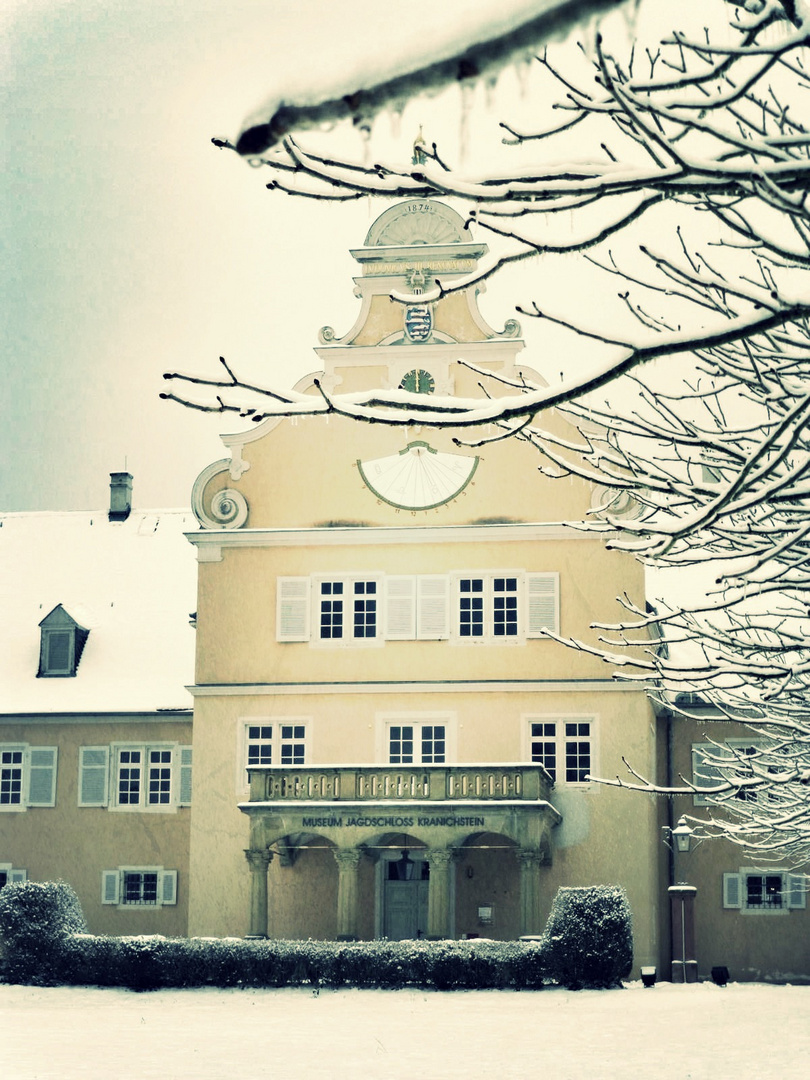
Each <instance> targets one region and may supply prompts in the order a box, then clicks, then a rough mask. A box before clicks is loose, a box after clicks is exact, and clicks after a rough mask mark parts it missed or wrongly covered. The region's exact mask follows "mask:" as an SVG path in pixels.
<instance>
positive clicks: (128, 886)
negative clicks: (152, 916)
mask: <svg viewBox="0 0 810 1080" xmlns="http://www.w3.org/2000/svg"><path fill="white" fill-rule="evenodd" d="M101 902H102V904H117V905H119V906H121V907H152V908H159V907H163V906H164V905H169V904H176V903H177V871H176V870H164V869H163V867H162V866H120V867H118V869H117V870H104V871H103V872H102V875H101Z"/></svg>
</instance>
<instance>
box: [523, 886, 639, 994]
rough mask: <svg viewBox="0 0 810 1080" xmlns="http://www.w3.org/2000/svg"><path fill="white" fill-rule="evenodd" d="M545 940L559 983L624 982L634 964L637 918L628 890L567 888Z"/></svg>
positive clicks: (571, 985)
mask: <svg viewBox="0 0 810 1080" xmlns="http://www.w3.org/2000/svg"><path fill="white" fill-rule="evenodd" d="M540 944H541V947H542V950H543V959H544V962H545V964H546V970H547V973H548V976H549V978H551V979H553V980H554V982H557V983H560V984H561V985H562V986H567V987H568V988H569V989H570V990H579V989H581V988H583V987H594V988H603V987H610V986H619V985H620V984H621V981H622V979H625V978H627V976H628V975H629V974H630V969H631V968H632V966H633V923H632V915H631V913H630V905H629V903H628V902H627V896H626V894H625V892H624V889H621V888H619V886H618V885H596V886H590V887H588V888H561V889H560V890H559V891H558V893H557V895H556V896H555V897H554V903H553V904H552V906H551V912H550V914H549V917H548V922H547V923H546V929H545V931H544V932H543V936H542V939H541V942H540Z"/></svg>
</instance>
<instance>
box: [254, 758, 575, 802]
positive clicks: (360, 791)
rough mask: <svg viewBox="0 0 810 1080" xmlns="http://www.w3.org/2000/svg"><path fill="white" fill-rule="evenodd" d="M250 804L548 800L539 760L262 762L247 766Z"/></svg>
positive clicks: (545, 776)
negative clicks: (483, 762) (476, 762)
mask: <svg viewBox="0 0 810 1080" xmlns="http://www.w3.org/2000/svg"><path fill="white" fill-rule="evenodd" d="M248 772H249V775H250V802H251V803H274V804H277V803H308V802H311V803H320V804H322V803H325V802H328V803H332V802H334V803H341V802H345V803H358V802H359V803H374V804H377V805H379V804H381V803H386V802H401V801H403V800H404V801H408V802H417V803H420V802H424V803H431V802H458V801H463V802H465V803H466V802H475V801H478V800H480V801H481V802H497V801H501V800H503V801H506V800H509V801H526V802H538V801H544V802H548V801H549V800H550V796H551V788H552V786H553V784H552V780H551V777H550V776H549V774H548V773H547V772H546V770H545V769H544V768H543V766H542V765H538V764H517V765H515V764H508V765H501V764H497V765H492V764H488V765H333V766H326V765H321V766H314V765H311V766H294V765H259V766H255V767H253V768H251V769H249V770H248Z"/></svg>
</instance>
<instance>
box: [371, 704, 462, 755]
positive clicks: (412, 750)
mask: <svg viewBox="0 0 810 1080" xmlns="http://www.w3.org/2000/svg"><path fill="white" fill-rule="evenodd" d="M378 722H379V723H380V724H381V727H380V735H381V738H382V745H381V746H380V747H379V749H380V756H379V760H382V761H386V762H388V763H389V764H390V765H443V764H445V762H448V761H451V760H453V751H452V750H451V745H450V743H451V739H452V736H453V733H454V724H453V718H452V716H451V715H450V714H449V713H418V714H415V713H405V714H390V713H389V714H385V715H384V716H378Z"/></svg>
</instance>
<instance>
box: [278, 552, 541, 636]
mask: <svg viewBox="0 0 810 1080" xmlns="http://www.w3.org/2000/svg"><path fill="white" fill-rule="evenodd" d="M276 616H277V617H276V636H277V639H278V640H279V641H285V642H293V641H312V642H317V643H322V644H323V643H328V644H337V645H351V644H354V645H357V644H369V643H372V642H373V643H376V644H382V643H383V642H384V641H442V640H448V639H449V640H452V641H454V642H455V643H456V644H475V643H477V642H488V643H490V644H499V643H501V644H503V643H515V642H523V641H525V640H526V639H527V638H540V637H543V636H544V630H545V629H546V628H547V629H549V630H551V631H552V632H556V631H557V630H558V629H559V575H558V574H556V573H533V572H532V573H527V572H525V571H523V570H519V571H518V570H508V571H497V572H493V571H487V572H470V573H459V574H452V575H448V574H411V575H386V574H382V573H374V574H353V575H334V576H330V577H326V576H324V575H312V576H311V577H296V578H279V579H278V581H277V593H276Z"/></svg>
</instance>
